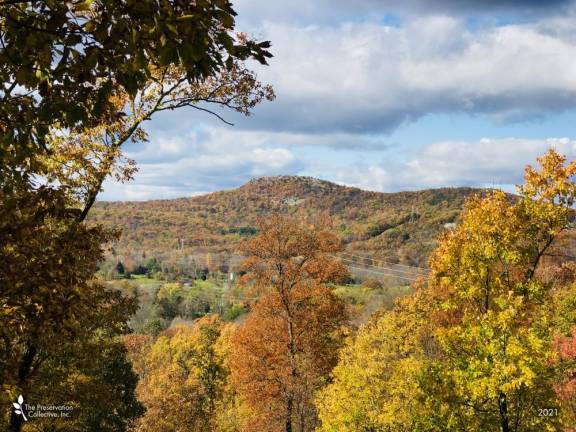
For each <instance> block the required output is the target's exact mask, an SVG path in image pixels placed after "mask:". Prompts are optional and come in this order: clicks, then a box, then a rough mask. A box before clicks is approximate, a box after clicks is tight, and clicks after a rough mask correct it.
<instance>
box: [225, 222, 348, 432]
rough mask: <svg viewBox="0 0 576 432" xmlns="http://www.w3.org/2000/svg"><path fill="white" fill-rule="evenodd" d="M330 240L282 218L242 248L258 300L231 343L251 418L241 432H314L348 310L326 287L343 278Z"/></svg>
mask: <svg viewBox="0 0 576 432" xmlns="http://www.w3.org/2000/svg"><path fill="white" fill-rule="evenodd" d="M339 247H340V246H339V241H338V240H337V238H335V237H334V236H332V235H330V234H327V233H325V232H322V231H320V230H317V229H314V228H313V227H310V226H306V225H305V224H303V223H301V222H299V221H296V220H294V219H290V218H289V217H286V216H279V215H276V216H273V217H271V218H269V219H267V220H262V221H261V222H260V225H259V234H258V235H257V236H255V237H254V238H252V239H250V240H249V241H247V242H246V243H245V244H244V246H243V247H242V251H243V253H244V254H245V255H246V256H247V257H248V258H247V259H246V261H245V263H244V268H245V270H246V271H247V274H246V275H245V276H244V282H245V283H246V284H247V285H248V286H249V287H250V288H251V289H252V291H254V292H258V293H261V294H262V295H263V297H262V298H261V299H260V300H259V301H258V302H257V303H256V304H255V305H254V307H253V308H252V309H251V312H250V314H249V316H248V318H247V319H246V322H245V323H244V324H243V325H242V326H241V327H240V328H239V330H238V331H237V333H236V334H235V336H234V339H233V347H232V358H231V369H232V380H233V382H234V384H235V386H236V388H237V390H238V393H239V395H240V399H241V401H242V403H243V404H244V406H245V407H246V410H247V411H248V412H249V413H250V415H249V416H248V421H247V422H246V424H245V425H244V428H243V430H254V431H256V430H257V431H278V430H285V431H287V432H291V431H300V432H304V431H311V430H313V429H314V428H315V426H316V423H317V416H316V410H315V407H314V404H313V399H314V393H315V392H316V391H317V390H318V389H319V388H321V387H322V386H324V385H325V384H326V383H327V380H328V376H329V373H330V371H331V369H332V368H333V366H334V365H335V363H336V358H337V350H338V348H339V347H340V345H341V340H342V332H343V324H344V323H345V322H346V310H345V307H344V304H343V302H342V300H341V299H339V298H338V297H336V296H335V295H334V294H333V293H332V291H331V289H330V288H329V286H328V285H327V284H328V283H330V282H334V281H341V280H343V279H345V278H346V277H347V276H348V272H347V270H346V268H345V267H343V266H342V264H340V263H339V262H338V261H337V260H336V259H335V258H333V257H332V256H331V255H330V254H331V253H334V252H336V251H337V250H339Z"/></svg>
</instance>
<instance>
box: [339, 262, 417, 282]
mask: <svg viewBox="0 0 576 432" xmlns="http://www.w3.org/2000/svg"><path fill="white" fill-rule="evenodd" d="M348 267H349V268H354V269H357V270H363V271H366V272H370V273H376V274H379V275H381V276H390V277H395V278H398V279H404V280H408V281H410V282H414V281H416V280H417V279H418V278H410V277H405V276H400V275H390V274H386V273H382V272H378V271H376V270H370V269H367V268H362V267H355V266H352V265H349V266H348Z"/></svg>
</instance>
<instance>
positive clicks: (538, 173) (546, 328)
mask: <svg viewBox="0 0 576 432" xmlns="http://www.w3.org/2000/svg"><path fill="white" fill-rule="evenodd" d="M539 163H540V166H541V167H540V169H539V170H536V169H534V168H532V167H530V166H529V167H528V168H527V169H526V177H525V178H526V182H525V184H524V185H523V186H521V187H519V194H520V196H519V197H509V196H507V195H506V194H504V193H503V192H498V191H496V192H489V193H487V194H486V195H485V196H477V197H474V198H472V199H470V200H469V201H468V203H467V205H466V208H465V211H464V213H463V215H462V217H461V219H460V221H459V223H458V226H457V227H456V229H454V230H452V231H450V232H448V233H446V234H445V236H444V237H443V238H442V239H441V240H440V243H439V246H438V248H437V249H436V251H435V252H434V254H433V256H432V257H431V260H430V265H431V269H432V275H431V276H430V278H429V281H428V286H427V287H426V288H424V289H425V293H421V292H417V293H416V294H415V295H414V297H413V299H412V300H410V301H413V302H416V303H422V302H425V303H427V306H426V307H427V308H428V312H427V314H426V321H425V322H422V316H421V315H419V313H418V312H417V311H420V310H423V309H425V306H424V305H423V304H422V305H420V306H419V307H416V308H415V310H414V311H412V312H411V311H410V310H406V309H405V308H403V307H402V306H398V307H397V310H395V311H394V312H393V313H391V314H387V315H384V317H382V318H380V319H379V320H377V322H376V324H374V325H372V326H368V327H367V328H365V329H363V330H361V332H360V334H359V336H358V337H357V339H356V340H355V341H354V342H353V343H352V345H351V347H350V348H348V349H347V350H346V351H345V352H344V354H343V362H342V363H341V365H339V366H338V367H337V368H336V370H335V382H334V384H332V385H331V386H330V387H328V389H327V390H326V391H325V392H324V393H323V394H322V396H321V398H320V402H319V406H320V415H321V418H322V419H323V425H322V429H321V430H326V431H328V430H330V431H335V430H350V431H363V430H387V431H388V430H389V431H408V430H418V431H440V430H441V431H470V432H472V431H480V430H481V431H502V432H512V431H513V432H521V431H534V432H536V431H556V430H559V428H560V427H561V424H562V422H564V421H565V418H563V417H562V416H561V415H559V416H556V415H553V416H547V415H543V413H544V414H545V413H548V412H547V411H542V410H546V409H550V408H552V409H554V408H558V407H559V401H558V396H557V394H556V392H555V391H554V379H555V370H554V359H555V358H556V357H557V354H556V352H555V349H554V346H553V338H554V329H553V328H552V324H553V323H554V321H555V318H554V313H552V312H551V309H553V308H550V307H548V305H550V304H552V303H553V297H554V296H555V295H556V294H558V292H559V291H562V289H563V288H562V287H561V286H558V285H557V284H556V283H555V282H554V280H553V279H550V278H549V277H547V275H546V272H545V271H544V267H545V266H544V263H545V260H546V258H547V256H548V255H549V254H550V253H551V252H552V251H553V248H554V247H555V246H556V242H557V240H558V238H559V236H560V235H561V234H562V233H564V232H565V231H566V230H567V229H569V228H570V227H571V223H570V213H571V211H572V209H571V208H572V205H573V204H574V200H575V198H576V184H575V183H574V175H575V174H576V163H574V162H570V163H567V162H566V159H565V158H564V157H563V156H561V155H559V154H558V153H556V152H555V151H553V150H551V151H549V152H548V153H547V154H546V155H545V156H543V157H542V158H540V159H539ZM419 296H420V299H419ZM401 304H402V303H401ZM406 313H408V316H406V315H405V314H406ZM405 322H411V323H412V322H414V323H421V324H420V325H417V328H416V329H413V330H411V333H415V334H413V335H412V339H410V340H411V341H412V346H410V350H408V351H407V352H405V353H404V356H403V357H402V358H403V360H402V362H398V361H391V362H389V361H387V362H386V363H385V364H382V363H381V362H380V361H372V362H370V361H369V360H370V359H373V358H378V359H380V360H388V358H389V357H388V356H389V354H388V353H389V351H392V352H397V351H396V349H397V348H396V347H397V345H396V344H397V343H398V341H399V338H400V339H402V337H403V335H405V333H404V330H405V328H406V324H405ZM565 325H566V324H565ZM398 326H399V327H398ZM367 341H376V342H382V345H378V344H377V343H375V344H370V343H368V342H367ZM356 351H358V353H356ZM378 351H381V352H378ZM370 365H372V367H370ZM402 365H404V367H402ZM405 365H408V367H406V366H405ZM360 370H368V371H369V372H365V374H368V376H369V379H366V380H365V381H364V382H363V385H362V386H361V387H358V386H356V387H352V388H356V393H352V394H349V390H348V389H347V388H346V385H347V384H346V383H347V382H348V381H350V380H353V379H355V378H354V374H355V373H356V371H360ZM414 374H415V375H414ZM399 375H400V376H402V375H405V376H406V377H407V379H408V380H409V382H411V384H413V385H410V386H405V385H402V383H401V382H399V381H398V380H396V379H391V378H390V377H395V376H399ZM360 376H362V375H360ZM374 394H376V395H378V397H373V396H372V395H374ZM338 399H344V400H345V401H348V402H349V403H350V404H351V405H352V406H354V407H357V410H356V412H355V413H354V414H347V413H345V414H342V413H340V415H338V414H339V409H338V406H339V404H341V403H340V402H339V401H338ZM353 399H362V400H364V401H367V402H370V403H371V404H372V405H370V403H368V404H367V405H366V406H367V407H362V406H361V405H358V404H354V403H353ZM343 405H344V404H342V406H341V408H342V409H344V406H343ZM401 405H406V408H405V409H400V406H401ZM335 407H336V408H335ZM368 407H369V408H368ZM390 407H393V408H394V409H398V410H399V411H398V412H396V413H394V412H390ZM375 412H382V413H384V416H381V417H379V416H378V415H376V414H374V413H375ZM552 412H553V413H559V412H558V411H552Z"/></svg>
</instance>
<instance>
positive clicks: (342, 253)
mask: <svg viewBox="0 0 576 432" xmlns="http://www.w3.org/2000/svg"><path fill="white" fill-rule="evenodd" d="M340 255H348V256H351V257H355V258H361V259H369V260H370V261H372V262H381V263H384V264H386V265H394V266H398V267H406V268H410V269H418V270H421V271H425V272H430V271H431V270H430V269H429V268H426V267H418V266H411V265H407V264H396V263H392V262H389V261H384V260H375V259H374V258H371V257H366V256H361V255H354V254H351V253H348V252H340Z"/></svg>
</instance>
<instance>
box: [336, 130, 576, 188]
mask: <svg viewBox="0 0 576 432" xmlns="http://www.w3.org/2000/svg"><path fill="white" fill-rule="evenodd" d="M550 148H554V149H556V150H558V151H559V152H560V153H562V154H565V155H567V156H568V157H569V158H572V159H573V158H576V141H574V140H571V139H568V138H549V139H543V140H535V139H518V138H507V139H488V138H484V139H481V140H478V141H474V142H456V141H447V142H439V143H434V144H431V145H428V146H426V147H424V148H422V149H421V150H419V151H418V152H417V153H416V154H415V155H414V156H413V157H410V158H408V159H406V160H405V161H403V162H396V163H382V164H379V165H378V164H362V163H361V164H357V165H356V166H355V169H350V168H349V167H346V168H345V169H343V170H341V171H339V172H338V171H336V172H335V173H334V176H333V178H332V179H333V180H335V181H337V182H339V183H343V184H348V185H352V186H357V187H360V188H362V189H368V190H377V191H397V190H405V189H425V188H431V187H444V186H488V187H492V186H497V187H504V188H506V189H508V190H510V189H512V188H513V185H515V184H519V183H520V182H521V181H522V176H523V172H524V167H525V166H526V165H527V164H533V165H534V164H535V163H536V158H537V157H538V156H540V155H542V154H544V153H545V152H546V151H547V150H548V149H550Z"/></svg>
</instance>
